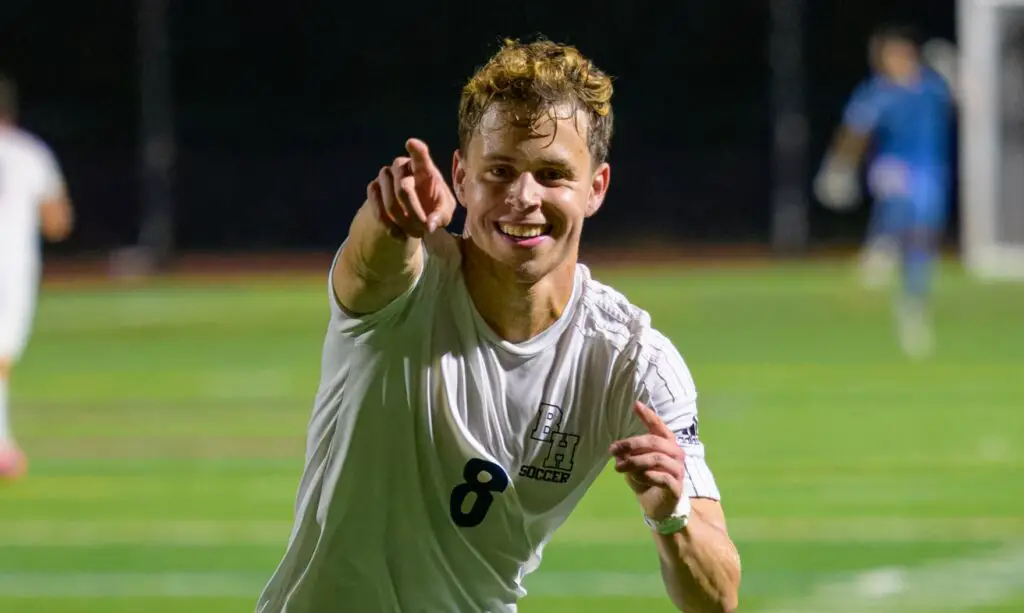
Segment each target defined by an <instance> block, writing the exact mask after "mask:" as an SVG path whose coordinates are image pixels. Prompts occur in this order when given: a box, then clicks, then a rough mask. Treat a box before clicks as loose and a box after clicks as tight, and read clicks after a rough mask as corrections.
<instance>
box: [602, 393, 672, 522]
mask: <svg viewBox="0 0 1024 613" xmlns="http://www.w3.org/2000/svg"><path fill="white" fill-rule="evenodd" d="M633 411H634V412H636V414H637V417H639V418H640V421H642V422H643V423H644V425H645V426H647V434H642V435H640V436H633V437H630V438H627V439H623V440H620V441H616V442H614V443H612V446H611V448H610V449H609V451H610V452H611V454H612V455H613V456H614V457H615V470H616V471H618V472H620V473H623V474H625V475H626V481H627V482H628V483H629V486H630V487H631V488H633V492H635V493H636V496H637V500H639V502H640V506H641V507H643V510H644V513H645V514H646V515H647V517H650V518H651V519H654V520H661V519H664V518H666V517H668V516H669V515H671V514H672V512H673V511H674V510H675V508H676V505H677V504H678V503H679V499H680V497H681V496H683V479H684V477H685V474H686V468H685V465H684V463H683V459H684V458H685V454H684V453H683V449H682V448H681V447H680V446H679V443H677V442H676V437H675V434H673V433H672V431H671V430H669V429H668V426H666V425H665V424H664V422H662V421H661V419H660V418H659V417H658V415H657V413H655V412H654V411H653V410H651V409H650V408H649V407H647V406H646V405H645V404H643V403H642V402H640V401H637V402H636V404H635V405H634V406H633Z"/></svg>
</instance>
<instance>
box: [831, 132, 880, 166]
mask: <svg viewBox="0 0 1024 613" xmlns="http://www.w3.org/2000/svg"><path fill="white" fill-rule="evenodd" d="M868 140H869V138H868V136H867V135H864V134H859V133H857V132H854V131H853V130H850V129H849V128H847V127H842V128H839V131H838V132H837V133H836V136H835V138H834V139H833V141H832V146H831V147H830V148H829V152H828V155H827V156H826V160H827V161H828V162H829V163H840V164H842V165H844V166H847V167H852V168H856V167H857V166H859V165H860V162H861V159H862V158H863V156H864V152H865V151H866V150H867V146H868Z"/></svg>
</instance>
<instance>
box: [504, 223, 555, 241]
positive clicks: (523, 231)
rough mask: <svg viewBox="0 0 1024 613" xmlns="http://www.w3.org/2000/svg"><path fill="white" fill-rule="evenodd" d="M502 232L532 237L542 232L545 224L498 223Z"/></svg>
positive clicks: (521, 236) (517, 236) (520, 236)
mask: <svg viewBox="0 0 1024 613" xmlns="http://www.w3.org/2000/svg"><path fill="white" fill-rule="evenodd" d="M498 227H499V228H500V229H501V231H502V232H504V233H505V234H508V235H509V236H514V237H516V238H533V237H535V236H540V235H541V234H544V228H545V226H519V225H514V224H507V223H503V224H498Z"/></svg>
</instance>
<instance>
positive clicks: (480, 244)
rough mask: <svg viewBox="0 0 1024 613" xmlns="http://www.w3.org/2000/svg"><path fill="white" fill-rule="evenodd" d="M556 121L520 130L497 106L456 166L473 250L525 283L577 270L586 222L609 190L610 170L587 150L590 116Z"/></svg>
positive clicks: (457, 158) (459, 195)
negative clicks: (568, 266)
mask: <svg viewBox="0 0 1024 613" xmlns="http://www.w3.org/2000/svg"><path fill="white" fill-rule="evenodd" d="M559 110H560V111H561V109H559ZM556 115H557V116H558V117H559V118H558V119H555V118H554V117H552V116H548V115H544V116H543V117H542V118H541V119H540V120H538V121H537V122H536V123H535V124H534V125H533V126H531V127H529V128H527V127H517V126H514V125H511V124H509V123H508V122H507V121H506V117H507V115H505V112H504V111H503V110H502V108H501V107H498V106H492V107H491V108H490V109H489V110H488V111H487V113H486V114H485V115H484V117H483V120H482V121H481V125H480V128H479V129H478V130H477V133H476V134H475V135H474V136H473V137H472V139H471V140H470V142H469V145H468V147H467V150H466V151H457V152H456V153H455V158H454V161H453V173H452V174H453V177H454V186H455V195H456V197H457V198H458V200H459V202H460V203H461V204H462V205H463V206H464V207H465V208H466V232H467V234H468V235H469V238H470V240H472V242H473V245H474V246H475V247H476V248H477V249H479V250H480V251H482V252H484V253H485V254H487V255H488V256H490V258H491V259H492V260H494V261H495V262H497V263H499V264H502V265H504V266H507V267H509V268H511V269H513V270H514V271H515V272H516V274H517V276H518V277H519V278H520V279H523V280H527V281H536V280H539V279H540V278H542V277H544V276H545V275H547V274H548V273H550V272H552V271H553V270H555V269H556V268H558V267H559V266H561V265H565V264H567V263H569V264H573V265H574V264H575V262H576V256H577V253H578V250H579V243H580V232H581V231H582V229H583V220H584V219H586V218H587V217H590V216H591V215H593V214H594V213H596V212H597V210H598V208H600V206H601V203H602V202H603V201H604V197H605V194H606V193H607V190H608V182H609V177H610V169H609V166H608V164H607V163H602V164H600V165H597V166H596V167H595V165H594V164H593V163H592V159H591V156H590V151H589V149H588V148H587V130H588V125H587V124H588V118H587V116H586V115H584V114H583V113H580V114H579V115H577V117H576V118H575V120H574V118H573V117H571V116H567V115H568V113H566V112H557V113H556Z"/></svg>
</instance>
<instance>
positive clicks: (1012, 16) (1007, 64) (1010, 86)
mask: <svg viewBox="0 0 1024 613" xmlns="http://www.w3.org/2000/svg"><path fill="white" fill-rule="evenodd" d="M956 19H957V38H958V39H959V40H958V45H957V46H958V47H959V69H958V70H957V71H956V72H957V80H958V82H959V83H958V87H957V89H958V90H959V96H960V104H961V115H960V116H961V122H960V140H959V142H960V145H959V148H960V151H959V158H960V211H961V214H960V243H961V253H962V260H963V264H964V266H965V268H966V269H967V270H968V271H969V273H971V274H973V275H974V276H977V277H979V278H985V279H1018V280H1024V0H957V17H956Z"/></svg>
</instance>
